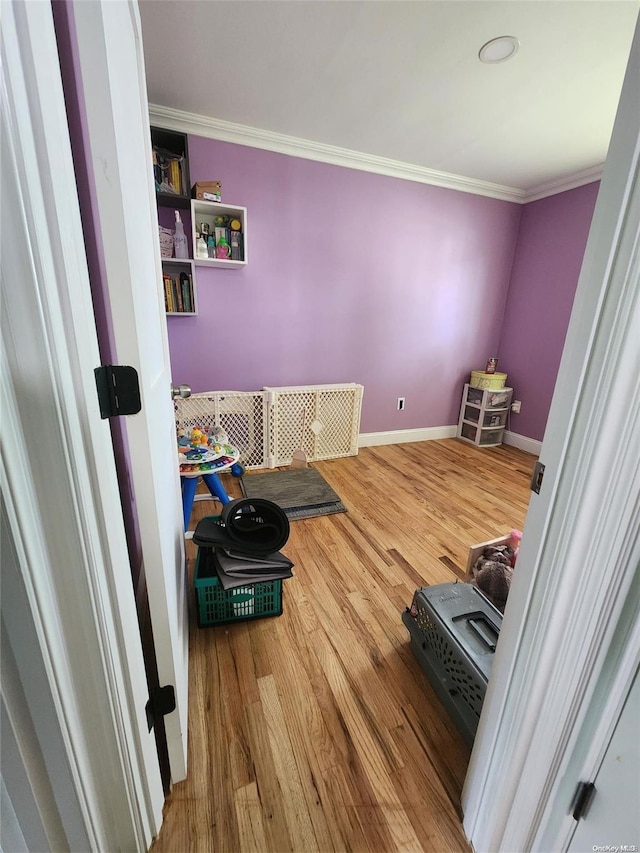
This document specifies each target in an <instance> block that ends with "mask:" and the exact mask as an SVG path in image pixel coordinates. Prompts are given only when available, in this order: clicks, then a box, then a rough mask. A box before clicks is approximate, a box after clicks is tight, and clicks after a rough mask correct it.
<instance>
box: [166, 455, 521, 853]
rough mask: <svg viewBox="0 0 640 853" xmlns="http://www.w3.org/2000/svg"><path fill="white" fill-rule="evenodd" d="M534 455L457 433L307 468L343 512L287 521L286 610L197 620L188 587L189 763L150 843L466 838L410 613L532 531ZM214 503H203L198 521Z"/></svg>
mask: <svg viewBox="0 0 640 853" xmlns="http://www.w3.org/2000/svg"><path fill="white" fill-rule="evenodd" d="M534 463H535V457H533V456H530V455H529V454H526V453H523V452H521V451H519V450H516V449H515V448H513V447H507V446H504V445H503V446H501V447H497V448H487V449H478V448H476V447H473V446H471V445H469V444H466V443H464V442H461V441H458V440H457V439H448V440H443V441H430V442H420V443H415V444H402V445H389V446H383V447H372V448H364V449H362V450H361V451H360V453H359V455H358V456H357V457H349V458H346V459H339V460H332V461H329V462H321V463H313V467H315V468H317V469H318V470H319V471H320V473H321V474H322V475H323V477H324V478H325V479H326V480H327V481H328V482H329V483H330V485H331V486H332V487H333V488H334V489H335V491H336V492H337V493H338V494H339V495H340V497H341V498H342V501H343V502H344V504H345V505H346V506H347V508H348V512H347V513H345V514H340V515H332V516H325V517H321V518H313V519H308V520H305V521H295V522H292V524H291V536H290V538H289V541H288V543H287V545H286V547H285V548H284V549H283V551H284V552H285V553H286V554H287V556H289V557H290V558H291V559H292V560H293V561H294V563H295V568H294V572H295V577H293V578H291V579H290V580H287V581H285V582H284V612H283V615H282V616H280V617H275V618H267V619H261V620H256V621H255V622H244V623H238V624H232V625H224V626H219V627H215V628H205V629H198V628H197V627H196V619H195V604H194V597H193V594H192V592H191V594H190V608H191V613H190V616H191V626H192V627H191V664H190V666H191V670H190V714H189V720H190V728H189V776H188V779H187V780H186V781H184V782H181V783H179V784H177V785H175V786H174V788H173V791H172V793H171V795H170V796H169V797H168V799H167V802H166V805H165V817H164V823H163V826H162V830H161V832H160V835H159V837H158V839H156V842H155V843H154V845H153V846H152V848H151V849H152V851H153V853H166V852H167V851H180V853H186V851H199V852H200V851H201V852H202V853H205V851H212V853H213V851H216V853H218V851H229V853H254V851H255V853H258V851H259V853H284V851H294V853H307V851H313V850H318V851H323V852H324V851H372V853H383V851H395V850H404V851H410V853H414V851H415V853H418V851H466V850H469V849H470V848H469V846H468V844H467V842H466V839H465V837H464V833H463V831H462V828H461V810H460V792H461V789H462V784H463V781H464V777H465V773H466V769H467V763H468V759H469V750H468V749H467V747H466V746H465V745H464V742H463V741H462V739H461V737H460V736H459V734H458V732H457V730H456V729H455V727H454V726H453V724H452V723H451V721H450V719H449V717H448V715H447V713H446V712H445V711H444V709H443V707H442V706H441V704H440V702H439V701H438V699H437V697H436V696H435V694H434V692H433V690H432V689H431V687H430V685H429V683H428V681H427V679H426V678H425V676H424V675H423V673H422V671H421V669H420V667H419V666H418V664H417V663H416V661H415V659H414V657H413V655H412V653H411V650H410V645H409V638H408V634H407V631H406V628H405V627H404V625H403V624H402V622H401V620H400V614H401V612H402V611H403V610H404V608H405V607H406V606H407V605H409V604H410V603H411V598H412V595H413V592H414V591H415V589H416V588H417V587H420V586H426V585H431V584H438V583H444V582H447V581H452V580H455V579H456V578H460V577H462V576H463V575H464V568H465V566H466V561H467V553H468V549H469V546H470V545H472V544H473V543H475V542H479V541H483V540H485V539H490V538H492V537H495V536H499V535H502V534H504V533H505V532H507V531H509V530H510V529H511V528H512V527H520V528H521V527H522V526H523V524H524V519H525V514H526V508H527V505H528V501H529V494H530V492H529V483H530V480H531V474H532V471H533V465H534ZM247 476H250V474H248V475H247ZM224 482H225V486H226V487H227V488H228V490H229V493H230V494H231V495H232V496H240V492H239V488H238V483H237V482H236V481H234V480H233V479H232V478H230V477H229V478H226V477H225V479H224ZM217 510H218V505H217V504H213V503H210V502H208V501H202V502H197V503H196V504H194V513H193V516H192V519H191V527H192V528H193V526H194V524H195V521H196V520H197V519H198V518H199V517H201V516H202V515H207V514H213V513H214V512H216V511H217ZM187 548H188V557H189V559H190V563H191V569H193V559H194V555H195V547H194V546H193V545H192V543H188V546H187Z"/></svg>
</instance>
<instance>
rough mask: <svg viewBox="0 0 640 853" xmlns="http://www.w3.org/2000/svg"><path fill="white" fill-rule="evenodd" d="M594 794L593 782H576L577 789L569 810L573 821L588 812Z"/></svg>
mask: <svg viewBox="0 0 640 853" xmlns="http://www.w3.org/2000/svg"><path fill="white" fill-rule="evenodd" d="M595 793H596V786H595V785H594V784H593V782H578V787H577V788H576V792H575V794H574V795H573V800H572V801H571V806H570V807H569V810H570V811H572V814H573V819H574V820H580V818H583V817H584V816H585V815H586V813H587V812H588V810H589V806H590V805H591V801H592V800H593V797H594V795H595Z"/></svg>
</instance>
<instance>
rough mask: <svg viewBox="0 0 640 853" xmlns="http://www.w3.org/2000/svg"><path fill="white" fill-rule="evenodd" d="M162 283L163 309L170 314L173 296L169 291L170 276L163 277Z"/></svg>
mask: <svg viewBox="0 0 640 853" xmlns="http://www.w3.org/2000/svg"><path fill="white" fill-rule="evenodd" d="M162 281H163V284H164V307H165V310H166V311H167V312H169V313H171V312H172V311H173V310H174V308H173V294H172V291H171V276H170V275H167V274H165V275H163V276H162Z"/></svg>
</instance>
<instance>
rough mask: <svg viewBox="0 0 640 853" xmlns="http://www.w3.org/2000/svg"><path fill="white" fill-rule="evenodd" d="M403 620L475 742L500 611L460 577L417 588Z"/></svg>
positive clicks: (434, 682) (425, 666) (443, 697)
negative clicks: (458, 579) (453, 581)
mask: <svg viewBox="0 0 640 853" xmlns="http://www.w3.org/2000/svg"><path fill="white" fill-rule="evenodd" d="M402 621H403V622H404V624H405V625H406V626H407V628H408V629H409V635H410V637H411V650H412V652H413V654H414V656H415V658H416V660H417V661H418V663H419V664H420V666H421V668H422V670H423V671H424V673H425V675H426V676H427V678H428V679H429V682H430V684H431V686H432V687H433V689H434V690H435V691H436V693H437V694H438V697H439V699H440V701H441V702H442V704H443V705H444V707H445V708H446V710H447V712H448V713H449V715H450V717H451V719H452V720H453V721H454V723H455V724H456V726H457V728H458V729H459V731H460V733H461V734H462V736H463V737H464V739H465V741H466V742H467V743H468V744H469V745H470V746H471V745H472V744H473V741H474V738H475V735H476V731H477V728H478V721H479V719H480V712H481V711H482V705H483V702H484V697H485V694H486V691H487V682H488V681H489V675H490V673H491V666H492V664H493V657H494V654H495V649H496V644H497V642H498V637H499V635H500V628H501V627H502V614H501V613H500V611H499V610H497V609H496V608H495V607H494V606H493V605H492V604H491V602H489V601H488V600H487V599H486V598H485V596H484V595H482V593H481V592H479V590H477V589H476V588H475V587H474V586H472V585H471V584H466V583H457V582H456V583H446V584H438V585H437V586H427V587H423V588H422V589H417V590H416V592H415V593H414V596H413V603H412V606H411V608H410V609H408V610H407V611H405V613H403V614H402Z"/></svg>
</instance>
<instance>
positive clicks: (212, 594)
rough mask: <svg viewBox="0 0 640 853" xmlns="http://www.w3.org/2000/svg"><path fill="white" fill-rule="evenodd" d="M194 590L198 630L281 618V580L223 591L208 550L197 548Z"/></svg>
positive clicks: (210, 551) (211, 555)
mask: <svg viewBox="0 0 640 853" xmlns="http://www.w3.org/2000/svg"><path fill="white" fill-rule="evenodd" d="M194 586H195V589H196V605H197V608H198V627H200V628H206V627H208V626H210V625H223V624H224V623H227V622H244V621H247V620H249V619H263V618H264V617H265V616H280V615H281V614H282V580H281V579H278V580H273V581H263V582H262V583H251V584H246V585H244V586H239V587H234V588H233V589H224V588H223V586H222V584H221V583H220V581H219V579H218V576H217V575H216V571H215V567H214V564H213V551H212V549H211V548H198V556H197V558H196V573H195V578H194Z"/></svg>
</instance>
